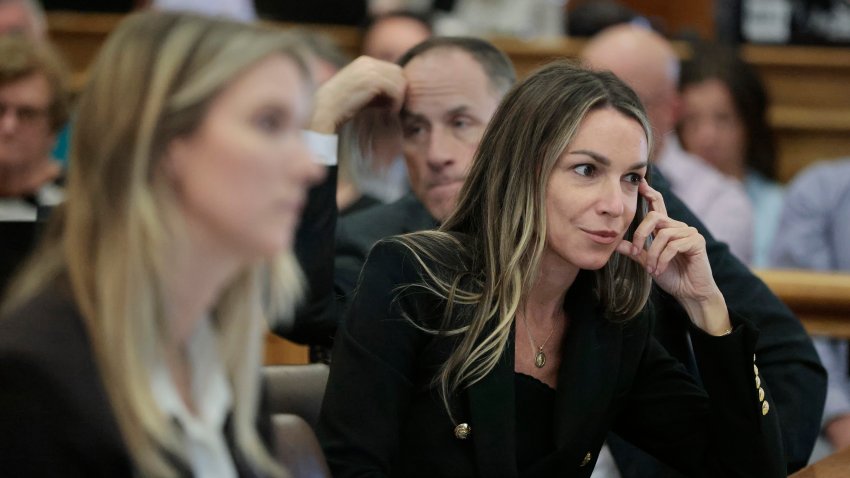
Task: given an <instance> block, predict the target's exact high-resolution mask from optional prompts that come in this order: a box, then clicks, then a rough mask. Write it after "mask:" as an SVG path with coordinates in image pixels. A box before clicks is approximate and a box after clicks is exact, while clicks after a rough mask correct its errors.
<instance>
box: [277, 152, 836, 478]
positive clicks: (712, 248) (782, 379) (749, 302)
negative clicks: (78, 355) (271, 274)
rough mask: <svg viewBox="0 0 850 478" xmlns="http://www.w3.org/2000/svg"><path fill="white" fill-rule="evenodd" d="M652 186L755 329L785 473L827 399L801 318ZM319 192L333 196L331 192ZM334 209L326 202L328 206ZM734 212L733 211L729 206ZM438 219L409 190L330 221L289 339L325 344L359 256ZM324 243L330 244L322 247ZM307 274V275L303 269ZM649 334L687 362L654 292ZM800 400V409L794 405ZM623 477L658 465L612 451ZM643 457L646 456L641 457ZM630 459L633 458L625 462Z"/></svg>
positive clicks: (678, 330) (676, 310) (676, 316)
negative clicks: (699, 238) (702, 244)
mask: <svg viewBox="0 0 850 478" xmlns="http://www.w3.org/2000/svg"><path fill="white" fill-rule="evenodd" d="M650 169H651V174H650V176H651V178H652V180H651V183H652V186H653V187H654V188H656V189H657V190H658V191H659V192H661V194H662V195H663V196H664V201H665V203H666V205H667V211H668V214H669V215H670V217H672V218H674V219H676V220H679V221H683V222H685V223H687V224H689V225H691V226H693V227H696V228H697V229H698V230H699V232H700V234H702V235H703V236H704V237H705V239H706V249H707V251H708V257H709V261H710V262H711V269H712V273H713V275H714V279H715V281H716V282H717V285H718V287H719V288H720V290H721V292H723V296H724V297H725V298H726V303H727V305H728V306H729V308H730V309H731V310H734V311H735V312H736V313H738V314H740V315H741V316H742V317H745V318H746V319H747V320H748V321H749V322H750V323H751V324H753V325H754V326H755V327H756V328H758V330H759V332H760V334H759V339H758V342H757V343H756V352H757V353H758V356H759V369H760V371H761V374H762V376H763V377H765V378H766V379H767V381H768V382H769V383H770V384H771V390H772V392H773V397H774V401H775V406H774V407H773V408H774V409H775V410H776V411H777V413H778V415H779V421H780V424H781V426H782V430H783V433H782V439H783V445H784V447H783V448H784V451H785V461H786V463H787V466H788V471H789V473H790V472H793V471H795V470H797V469H799V468H802V467H803V466H804V465H805V464H806V462H807V461H808V459H809V455H810V454H811V452H812V447H813V446H814V443H815V439H816V438H817V436H818V433H819V432H820V420H821V414H822V413H823V404H824V400H825V399H826V371H824V369H823V367H822V366H821V364H820V360H819V359H818V356H817V353H816V352H815V350H814V347H813V346H812V342H811V339H810V338H809V336H808V334H807V333H806V331H805V329H804V328H803V326H802V325H801V324H800V321H799V320H797V318H796V317H794V315H793V314H792V313H791V311H790V310H789V309H788V308H787V307H786V306H785V305H784V304H782V302H780V301H779V299H777V298H776V296H775V295H773V293H772V292H771V291H770V290H769V289H768V288H767V286H766V285H765V284H764V283H763V282H762V281H761V280H759V278H758V277H756V276H755V275H753V273H752V272H751V271H750V270H749V269H748V268H747V266H745V265H744V264H742V263H741V262H740V261H739V260H738V259H736V258H735V257H734V256H733V255H732V254H731V253H730V252H729V248H728V247H727V246H726V244H724V243H722V242H718V241H717V240H715V239H714V238H713V237H712V236H711V234H710V233H709V232H708V230H707V229H706V228H705V226H704V225H703V224H702V222H700V221H699V219H697V218H696V217H695V216H694V215H693V213H692V212H691V211H690V210H689V209H688V208H687V206H685V204H684V203H682V201H681V200H679V198H677V197H676V195H675V194H673V193H672V191H670V185H669V183H667V181H666V180H665V179H664V178H663V177H662V175H661V174H660V173H659V172H658V170H657V169H655V168H650ZM325 194H326V195H328V197H329V198H330V199H329V201H331V202H332V201H333V197H334V196H333V189H332V188H327V189H326V191H325ZM331 207H333V206H331ZM730 213H731V214H734V211H730ZM436 225H437V222H436V221H435V220H434V219H433V218H432V217H431V216H430V214H428V211H427V210H426V209H425V207H424V206H423V205H422V203H420V202H419V201H418V200H417V199H416V198H415V197H414V196H413V195H408V196H405V197H404V198H402V199H400V200H398V201H396V202H395V203H392V204H386V205H381V206H377V207H373V208H369V209H367V210H364V211H361V212H358V213H355V214H352V215H350V216H347V217H345V218H342V219H341V220H340V221H339V223H337V225H336V246H335V247H336V249H335V253H334V255H333V256H330V255H312V256H305V255H301V257H302V258H305V261H303V262H302V264H305V263H306V264H311V266H312V267H314V268H316V267H317V266H321V267H322V270H323V271H325V272H327V271H328V269H332V273H331V274H330V275H328V274H327V273H324V274H322V276H321V277H322V280H320V281H313V280H311V286H312V285H315V287H316V288H313V289H312V291H313V293H311V301H310V303H311V304H313V307H311V308H310V309H309V311H308V310H304V311H303V312H304V313H302V314H299V316H298V317H297V319H296V322H295V327H294V329H293V330H292V331H291V333H288V334H284V335H285V336H287V337H288V338H292V339H294V340H296V341H301V342H307V343H323V344H328V343H329V341H330V338H331V337H332V336H333V334H334V333H335V332H336V328H337V324H338V323H339V322H341V320H342V317H343V314H344V313H345V311H346V310H347V308H348V306H349V304H350V303H351V299H352V297H353V292H354V290H355V288H356V286H357V281H358V277H359V276H360V270H361V268H362V267H363V263H364V262H365V260H366V255H367V254H368V253H369V250H370V249H371V248H372V246H373V245H374V244H375V243H376V242H377V241H379V240H380V239H382V238H384V237H388V236H392V235H396V234H404V233H407V232H414V231H420V230H424V229H431V228H433V227H435V226H436ZM326 226H327V227H325V229H324V233H323V234H319V235H313V236H312V237H311V238H310V241H312V242H322V243H323V244H325V247H324V248H323V250H328V247H330V249H331V250H333V247H334V244H333V240H334V236H333V230H334V229H333V224H326ZM329 241H330V246H327V244H328V243H329ZM308 277H311V274H310V273H308ZM652 301H653V303H654V304H655V306H656V317H657V323H656V326H655V328H654V334H655V336H656V338H657V339H658V340H659V341H660V342H661V344H662V345H664V347H665V348H667V349H668V351H669V352H670V353H671V355H673V356H674V357H676V358H677V359H679V360H680V361H681V362H682V363H685V364H687V363H690V362H693V358H692V357H691V355H692V354H691V351H690V346H689V345H688V343H689V339H688V324H689V323H690V321H689V320H688V318H687V314H686V313H685V311H684V310H683V309H682V308H681V307H680V306H679V305H678V303H676V301H675V299H673V298H672V297H670V296H668V295H666V294H663V293H659V292H658V291H655V292H654V293H653V298H652ZM801 404H805V406H801ZM618 455H620V456H618V457H617V458H618V464H619V465H620V468H621V471H622V472H623V473H624V477H623V478H642V477H644V476H660V475H659V472H658V470H657V469H653V470H649V469H647V468H634V469H632V467H631V466H630V465H628V464H626V463H625V462H626V461H627V460H625V459H624V458H623V454H622V453H618ZM645 458H646V457H645ZM629 461H634V460H629Z"/></svg>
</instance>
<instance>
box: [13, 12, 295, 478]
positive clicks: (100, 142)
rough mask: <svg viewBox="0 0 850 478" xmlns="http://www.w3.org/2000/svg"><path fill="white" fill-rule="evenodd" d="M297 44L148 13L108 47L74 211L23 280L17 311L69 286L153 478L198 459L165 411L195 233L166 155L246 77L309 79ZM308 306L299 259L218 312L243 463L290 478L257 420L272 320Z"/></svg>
mask: <svg viewBox="0 0 850 478" xmlns="http://www.w3.org/2000/svg"><path fill="white" fill-rule="evenodd" d="M298 48H299V47H297V46H296V45H295V44H294V42H293V41H292V40H291V39H290V38H289V36H288V35H286V34H284V33H282V32H280V31H275V30H271V29H263V28H259V27H253V26H248V25H244V24H239V23H234V22H229V21H224V20H214V19H208V18H202V17H196V16H191V15H185V14H173V13H154V12H147V13H141V14H136V15H132V16H130V17H129V18H127V19H126V20H125V21H124V22H122V23H121V25H120V26H119V27H118V28H117V29H116V30H115V32H114V33H113V34H112V35H111V36H110V37H109V39H108V40H107V42H106V44H105V45H104V46H103V48H102V51H101V53H100V55H99V57H98V59H97V61H96V63H95V65H94V67H93V69H92V71H91V76H90V79H89V82H88V85H87V86H86V89H85V91H84V93H83V94H82V97H81V98H80V101H79V110H78V116H79V118H81V121H80V122H79V123H78V124H77V125H76V126H75V127H74V134H73V138H72V141H71V155H70V171H69V174H68V194H67V197H68V200H67V202H66V204H65V205H64V206H62V207H60V208H59V209H58V210H56V211H54V214H53V215H52V218H51V223H50V224H49V225H48V228H47V231H46V233H45V237H44V239H43V241H42V243H41V244H40V245H39V248H38V250H37V252H36V254H35V255H34V256H33V258H32V259H31V260H30V262H29V263H28V265H27V266H26V268H25V270H24V271H23V272H22V274H21V275H20V276H19V277H18V278H17V280H16V281H15V283H14V285H13V288H12V289H11V291H10V294H9V300H8V301H7V302H6V303H5V304H4V310H5V311H6V312H8V311H9V310H10V309H12V308H14V307H16V306H19V305H20V304H22V303H23V302H24V301H26V300H28V299H30V298H32V297H33V296H34V295H36V294H38V293H39V292H41V291H43V290H44V289H45V288H47V287H49V286H50V285H51V284H53V283H54V282H55V281H56V280H57V278H58V277H60V276H64V277H66V278H67V280H68V281H69V282H70V287H71V291H72V293H73V298H74V301H75V303H76V305H77V307H78V308H79V310H80V312H81V314H82V316H83V318H84V321H85V325H86V329H87V332H88V335H89V337H90V339H91V343H92V347H93V349H94V354H95V359H96V362H97V366H98V368H99V370H100V373H101V376H102V378H103V384H104V386H105V388H106V391H107V394H108V397H109V400H110V403H111V405H112V408H113V411H114V413H115V416H116V419H117V422H118V425H119V428H120V430H121V433H122V436H123V438H124V441H125V444H126V446H127V449H128V451H129V454H130V456H131V459H132V460H133V462H134V463H135V465H136V467H137V469H139V471H140V474H141V475H142V476H176V474H177V472H176V470H175V469H174V468H173V464H172V463H171V462H170V461H169V459H168V456H169V455H170V456H176V457H182V458H184V459H185V457H186V454H185V450H184V448H183V444H182V443H181V442H180V440H179V438H178V434H176V433H174V427H173V425H172V422H171V420H170V418H169V417H168V416H166V415H165V414H163V413H162V412H161V411H160V410H159V408H158V407H157V405H156V403H155V400H154V397H153V395H152V392H151V387H150V376H149V373H150V372H149V371H150V370H151V369H153V368H154V367H155V364H156V363H157V357H158V356H159V355H160V354H161V350H163V349H164V344H165V342H166V339H167V337H168V336H169V327H170V321H168V320H166V314H165V296H166V295H165V293H164V291H163V289H162V287H163V284H164V278H165V277H166V274H167V271H168V270H169V264H167V253H168V251H170V250H173V244H175V243H176V242H177V241H179V240H180V238H181V237H184V236H183V235H184V234H185V233H186V232H185V229H184V228H183V227H181V224H182V221H181V217H180V216H179V214H180V213H179V210H180V208H179V207H178V203H177V198H176V194H175V193H174V191H173V190H172V188H173V186H172V185H171V182H170V181H168V179H167V178H166V176H167V175H166V174H163V173H162V170H163V167H162V160H163V157H164V152H165V151H166V148H167V145H168V144H169V143H170V142H171V141H173V140H174V139H175V138H179V137H185V136H186V135H191V134H192V133H193V132H194V131H195V130H196V129H197V128H198V127H199V125H200V124H201V122H202V120H203V118H204V117H205V115H206V113H207V111H208V109H209V106H210V104H211V103H212V102H213V101H214V99H215V98H216V97H217V96H218V95H219V94H220V93H221V92H222V91H223V90H224V89H225V88H226V87H227V86H228V85H229V84H231V83H232V82H233V81H235V80H236V79H237V77H238V76H239V75H241V74H243V73H245V72H246V71H247V70H249V69H250V68H252V67H253V66H255V65H256V64H258V63H259V62H261V61H263V60H264V59H267V58H269V57H272V56H275V55H283V56H284V57H287V58H289V59H291V60H292V61H293V62H294V63H295V64H297V65H298V67H299V69H300V70H301V73H302V76H303V79H304V81H309V75H308V73H307V69H306V67H305V64H304V62H303V61H302V59H301V56H300V55H299V54H298V51H299V50H298ZM301 294H302V281H301V273H300V270H299V268H298V265H297V262H296V261H295V259H294V256H293V254H292V252H291V251H286V252H285V253H283V254H281V255H280V256H278V257H275V258H273V259H269V260H267V261H265V262H264V263H261V264H256V265H251V266H245V268H244V269H243V270H242V271H240V272H239V273H238V274H237V276H236V277H235V278H234V279H233V280H232V281H231V282H230V283H228V284H226V285H225V287H224V289H223V292H222V293H221V294H220V296H219V297H218V300H217V303H216V304H215V305H214V309H213V311H212V316H213V321H214V326H215V327H216V329H217V330H218V337H219V344H218V345H219V350H220V354H221V356H222V358H223V361H224V367H225V370H226V373H227V376H228V379H229V382H230V384H231V387H232V390H233V396H234V408H233V415H232V423H233V429H234V435H235V442H236V446H237V448H238V451H239V452H240V453H241V454H242V455H243V456H244V457H246V458H247V460H248V461H249V462H250V463H252V465H253V466H254V467H255V468H257V469H259V470H263V471H264V472H266V473H270V474H273V475H280V474H282V472H283V471H282V470H281V469H280V468H279V467H278V466H277V465H276V464H275V462H274V460H273V459H272V458H271V456H270V455H269V454H268V452H267V450H266V449H265V447H264V446H263V444H262V442H261V440H260V439H259V437H258V434H257V430H256V422H255V417H256V414H257V406H258V401H259V400H258V394H259V380H260V373H259V367H260V364H261V354H262V350H263V347H262V340H263V334H264V332H265V331H266V330H267V323H266V319H267V318H271V317H288V316H289V315H290V314H291V313H292V312H293V308H294V306H295V304H296V302H297V300H298V299H299V298H300V297H301Z"/></svg>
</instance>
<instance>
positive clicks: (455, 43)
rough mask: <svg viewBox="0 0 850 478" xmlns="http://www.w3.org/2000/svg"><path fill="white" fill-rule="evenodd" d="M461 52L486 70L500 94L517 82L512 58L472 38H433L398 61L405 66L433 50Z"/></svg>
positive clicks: (484, 41)
mask: <svg viewBox="0 0 850 478" xmlns="http://www.w3.org/2000/svg"><path fill="white" fill-rule="evenodd" d="M439 49H446V50H460V51H464V52H466V53H468V54H469V55H470V56H471V57H472V58H474V59H475V61H477V62H478V64H479V65H481V68H483V69H484V73H486V74H487V77H488V78H489V79H490V85H491V86H492V87H493V89H494V90H496V91H497V92H498V93H499V94H504V93H506V92H507V91H508V90H509V89H510V88H511V86H513V84H514V83H515V82H516V71H514V66H513V64H512V63H511V60H510V58H508V56H507V55H505V53H504V52H502V51H501V50H499V49H498V48H496V47H495V46H494V45H493V44H492V43H490V42H488V41H486V40H482V39H480V38H472V37H432V38H429V39H427V40H425V41H423V42H422V43H420V44H418V45H416V46H415V47H413V48H411V49H410V50H408V51H407V53H405V54H404V55H402V57H401V58H399V60H398V64H399V65H401V66H404V65H406V64H408V63H410V61H411V60H413V59H414V58H416V57H418V56H420V55H422V54H424V53H426V52H429V51H432V50H439Z"/></svg>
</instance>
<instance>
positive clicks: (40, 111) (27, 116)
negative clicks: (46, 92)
mask: <svg viewBox="0 0 850 478" xmlns="http://www.w3.org/2000/svg"><path fill="white" fill-rule="evenodd" d="M6 113H12V114H14V115H15V117H16V118H17V120H18V123H20V124H21V125H22V126H33V125H35V124H36V123H38V122H39V121H41V120H42V119H43V118H46V117H47V108H36V107H34V106H29V105H10V104H7V103H2V102H0V119H2V118H5V117H6Z"/></svg>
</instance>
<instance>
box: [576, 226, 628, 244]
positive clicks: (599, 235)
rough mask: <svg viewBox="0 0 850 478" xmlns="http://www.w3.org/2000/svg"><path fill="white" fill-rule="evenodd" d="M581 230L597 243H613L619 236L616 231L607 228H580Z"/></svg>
mask: <svg viewBox="0 0 850 478" xmlns="http://www.w3.org/2000/svg"><path fill="white" fill-rule="evenodd" d="M582 231H583V232H584V233H585V234H587V235H588V236H589V237H590V239H591V240H592V241H593V242H596V243H598V244H613V243H614V242H616V241H617V239H618V238H619V236H620V235H619V234H617V232H616V231H611V230H609V229H599V230H592V229H582Z"/></svg>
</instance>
